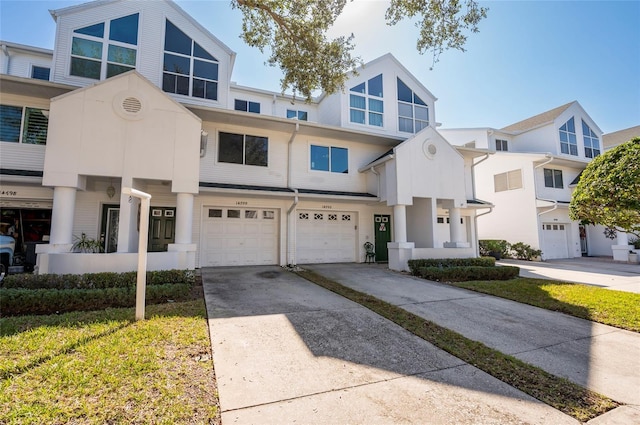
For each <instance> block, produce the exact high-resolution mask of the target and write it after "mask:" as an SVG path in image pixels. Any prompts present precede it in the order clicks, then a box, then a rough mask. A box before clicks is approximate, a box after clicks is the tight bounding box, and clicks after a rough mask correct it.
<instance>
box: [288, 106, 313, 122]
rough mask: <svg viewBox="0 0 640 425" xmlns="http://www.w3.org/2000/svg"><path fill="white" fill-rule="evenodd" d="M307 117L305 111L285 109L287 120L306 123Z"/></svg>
mask: <svg viewBox="0 0 640 425" xmlns="http://www.w3.org/2000/svg"><path fill="white" fill-rule="evenodd" d="M308 115H309V114H307V111H300V110H296V109H287V118H291V119H297V120H298V121H307V119H308Z"/></svg>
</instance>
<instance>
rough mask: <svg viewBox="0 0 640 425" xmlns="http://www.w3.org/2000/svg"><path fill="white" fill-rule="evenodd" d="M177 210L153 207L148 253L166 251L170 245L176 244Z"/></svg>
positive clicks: (150, 218) (150, 219)
mask: <svg viewBox="0 0 640 425" xmlns="http://www.w3.org/2000/svg"><path fill="white" fill-rule="evenodd" d="M175 224H176V209H175V208H168V207H151V211H150V217H149V248H148V249H147V251H148V252H160V251H166V250H167V247H168V245H169V244H170V243H174V242H175V236H176V226H175Z"/></svg>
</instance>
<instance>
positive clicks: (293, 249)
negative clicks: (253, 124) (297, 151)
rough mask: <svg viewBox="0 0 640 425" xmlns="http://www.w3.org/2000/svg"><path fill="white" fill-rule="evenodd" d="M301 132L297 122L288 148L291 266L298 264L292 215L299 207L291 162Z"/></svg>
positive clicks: (289, 260) (288, 225) (288, 214)
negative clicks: (291, 195) (294, 144)
mask: <svg viewBox="0 0 640 425" xmlns="http://www.w3.org/2000/svg"><path fill="white" fill-rule="evenodd" d="M299 130H300V123H299V122H296V126H295V128H294V130H293V133H291V137H290V138H289V146H288V158H287V159H288V162H289V164H288V167H287V187H288V188H289V189H291V190H293V193H294V197H293V203H292V204H291V206H290V207H289V209H288V210H287V262H288V263H289V264H290V265H295V264H296V238H297V235H296V225H295V220H294V217H292V213H293V211H294V210H295V209H296V207H297V206H298V201H299V200H298V189H296V188H294V187H291V174H292V171H293V170H292V168H293V161H292V160H291V156H292V153H293V141H294V140H295V138H296V136H297V135H298V131H299Z"/></svg>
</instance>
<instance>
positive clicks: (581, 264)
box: [498, 257, 640, 293]
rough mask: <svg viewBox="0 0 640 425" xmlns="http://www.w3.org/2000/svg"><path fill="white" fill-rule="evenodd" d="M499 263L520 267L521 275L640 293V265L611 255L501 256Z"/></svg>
mask: <svg viewBox="0 0 640 425" xmlns="http://www.w3.org/2000/svg"><path fill="white" fill-rule="evenodd" d="M498 264H504V265H514V266H518V267H520V276H522V277H533V278H539V279H555V280H564V281H568V282H578V283H586V284H588V285H594V286H600V287H602V288H606V289H615V290H618V291H626V292H635V293H640V265H639V264H628V263H620V262H614V261H613V260H611V259H609V258H601V257H580V258H568V259H563V260H547V261H544V262H538V261H518V260H502V261H499V262H498Z"/></svg>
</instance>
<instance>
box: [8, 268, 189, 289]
mask: <svg viewBox="0 0 640 425" xmlns="http://www.w3.org/2000/svg"><path fill="white" fill-rule="evenodd" d="M136 280H137V272H125V273H111V272H104V273H87V274H83V275H76V274H41V275H35V274H14V275H9V276H6V277H5V278H4V280H3V281H2V283H1V284H0V285H2V287H3V288H25V289H106V288H133V287H135V286H136ZM194 283H195V273H194V271H193V270H160V271H149V272H147V285H149V286H154V285H165V284H188V285H193V284H194Z"/></svg>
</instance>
